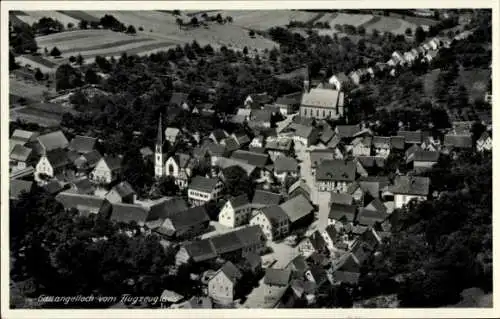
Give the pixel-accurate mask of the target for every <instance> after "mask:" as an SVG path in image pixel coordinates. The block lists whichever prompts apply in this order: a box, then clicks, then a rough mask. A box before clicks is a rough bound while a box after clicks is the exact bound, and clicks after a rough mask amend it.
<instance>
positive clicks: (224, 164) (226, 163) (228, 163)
mask: <svg viewBox="0 0 500 319" xmlns="http://www.w3.org/2000/svg"><path fill="white" fill-rule="evenodd" d="M215 166H218V167H220V168H222V170H223V173H224V171H225V170H226V169H229V168H231V167H234V166H238V167H240V168H242V169H243V170H244V171H245V172H246V174H247V175H248V176H250V175H251V174H252V173H253V172H254V171H255V169H256V167H255V166H253V165H250V164H248V163H246V162H244V161H240V160H237V159H233V158H227V157H221V158H219V159H218V160H217V162H216V163H215Z"/></svg>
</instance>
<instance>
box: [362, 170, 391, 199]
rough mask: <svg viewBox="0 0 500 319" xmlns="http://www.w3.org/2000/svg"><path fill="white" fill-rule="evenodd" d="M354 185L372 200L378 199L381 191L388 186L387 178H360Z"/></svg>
mask: <svg viewBox="0 0 500 319" xmlns="http://www.w3.org/2000/svg"><path fill="white" fill-rule="evenodd" d="M356 183H357V184H359V186H360V187H361V189H362V190H363V192H364V193H366V194H369V195H370V196H371V198H373V199H375V198H380V195H381V192H382V190H383V189H384V188H386V187H387V186H389V184H390V182H389V178H388V177H387V176H361V177H360V178H359V179H358V180H357V181H356Z"/></svg>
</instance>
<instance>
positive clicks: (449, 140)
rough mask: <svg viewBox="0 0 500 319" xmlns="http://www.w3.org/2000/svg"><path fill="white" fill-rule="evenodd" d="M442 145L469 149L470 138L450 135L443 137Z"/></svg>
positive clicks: (470, 145)
mask: <svg viewBox="0 0 500 319" xmlns="http://www.w3.org/2000/svg"><path fill="white" fill-rule="evenodd" d="M444 145H445V146H451V147H456V148H471V147H472V137H471V136H470V135H452V134H448V135H445V137H444Z"/></svg>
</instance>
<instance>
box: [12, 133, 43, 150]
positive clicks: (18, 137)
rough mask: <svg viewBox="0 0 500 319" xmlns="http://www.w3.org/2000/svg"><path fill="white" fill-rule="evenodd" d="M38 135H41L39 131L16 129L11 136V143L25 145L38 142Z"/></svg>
mask: <svg viewBox="0 0 500 319" xmlns="http://www.w3.org/2000/svg"><path fill="white" fill-rule="evenodd" d="M38 136H40V133H38V132H32V131H26V130H20V129H15V130H14V132H13V133H12V136H11V137H10V140H9V145H10V146H11V147H12V146H13V145H17V144H19V145H22V146H25V145H26V144H30V143H33V142H36V141H37V138H38Z"/></svg>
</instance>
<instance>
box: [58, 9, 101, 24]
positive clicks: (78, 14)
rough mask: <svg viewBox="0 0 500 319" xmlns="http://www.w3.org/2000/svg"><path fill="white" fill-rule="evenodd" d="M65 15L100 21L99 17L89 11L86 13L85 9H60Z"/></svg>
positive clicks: (77, 18) (78, 18) (89, 20)
mask: <svg viewBox="0 0 500 319" xmlns="http://www.w3.org/2000/svg"><path fill="white" fill-rule="evenodd" d="M58 12H60V13H62V14H64V15H67V16H69V17H71V18H73V19H76V20H87V21H88V22H92V21H95V22H99V19H98V18H96V17H94V16H93V15H90V14H88V13H85V12H84V11H58Z"/></svg>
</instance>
